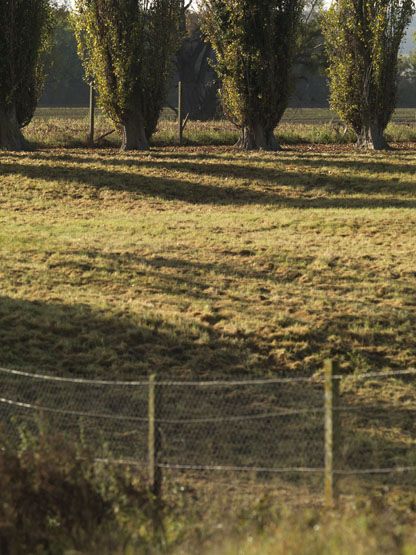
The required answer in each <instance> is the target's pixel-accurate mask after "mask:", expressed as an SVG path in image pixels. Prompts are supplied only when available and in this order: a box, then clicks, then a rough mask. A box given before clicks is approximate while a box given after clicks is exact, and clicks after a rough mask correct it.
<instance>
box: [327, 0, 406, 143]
mask: <svg viewBox="0 0 416 555" xmlns="http://www.w3.org/2000/svg"><path fill="white" fill-rule="evenodd" d="M414 7H415V4H414V1H413V0H335V1H334V2H333V4H332V5H331V7H330V8H329V10H328V11H327V13H326V14H325V16H324V20H323V33H324V37H325V41H326V50H327V55H328V60H329V70H328V71H329V81H330V94H331V97H330V103H331V107H332V109H333V110H335V111H336V112H337V113H338V115H339V116H340V118H341V119H342V120H344V121H345V122H346V123H347V124H348V125H349V126H350V127H352V129H353V130H354V131H355V133H356V135H357V145H358V146H360V147H364V148H371V149H376V150H379V149H384V148H387V146H388V145H387V141H386V139H385V136H384V132H385V129H386V127H387V124H388V123H389V121H390V119H391V116H392V114H393V111H394V109H395V106H396V94H397V83H398V54H399V48H400V43H401V41H402V39H403V36H404V33H405V30H406V27H407V25H408V24H409V23H410V20H411V17H412V13H413V11H414Z"/></svg>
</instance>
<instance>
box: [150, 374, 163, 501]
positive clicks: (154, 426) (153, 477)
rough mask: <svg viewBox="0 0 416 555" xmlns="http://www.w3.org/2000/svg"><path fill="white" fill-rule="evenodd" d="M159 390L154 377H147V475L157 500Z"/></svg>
mask: <svg viewBox="0 0 416 555" xmlns="http://www.w3.org/2000/svg"><path fill="white" fill-rule="evenodd" d="M159 418H160V390H159V388H158V387H157V383H156V375H155V374H152V375H151V376H149V396H148V421H149V428H148V473H149V485H150V489H151V491H152V493H153V495H155V497H157V498H159V497H160V494H161V489H162V472H161V468H160V466H159V451H160V433H159Z"/></svg>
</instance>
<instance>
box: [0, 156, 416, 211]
mask: <svg viewBox="0 0 416 555" xmlns="http://www.w3.org/2000/svg"><path fill="white" fill-rule="evenodd" d="M82 160H83V159H82V158H80V159H79V160H78V161H77V159H74V162H77V164H78V166H75V167H68V166H65V167H59V166H52V165H51V164H47V163H45V164H44V165H40V164H22V163H12V164H10V163H3V164H0V172H1V173H2V174H3V175H16V176H22V177H25V178H30V179H36V180H46V181H63V182H70V183H73V184H80V185H85V186H88V187H92V188H96V189H101V188H104V189H111V190H114V191H127V192H129V193H131V195H133V196H136V197H137V198H143V197H154V198H161V199H164V200H168V201H182V202H187V203H190V204H196V205H198V204H208V205H209V204H211V205H223V206H228V205H247V204H249V205H250V204H253V205H259V204H260V205H276V206H280V207H284V208H323V209H328V208H415V207H416V198H409V197H408V196H405V195H403V194H402V193H403V190H405V192H407V193H408V190H411V191H412V190H413V188H414V187H415V184H414V182H412V181H401V182H400V189H401V191H395V190H394V188H393V189H392V182H391V181H388V180H381V179H378V178H376V179H371V178H366V177H361V176H360V177H353V178H352V180H350V179H349V178H348V177H347V176H345V175H341V176H333V175H327V174H321V173H316V172H313V173H310V172H307V171H305V172H298V171H296V172H285V171H282V170H279V171H278V170H274V169H270V168H257V167H254V168H247V167H246V166H237V165H232V166H230V165H228V164H200V163H198V164H194V163H192V162H189V163H182V162H180V163H177V162H175V161H167V162H165V161H163V162H160V161H158V160H152V159H147V160H146V161H145V162H143V161H132V162H131V163H130V164H129V171H123V170H121V171H120V172H118V171H114V169H111V168H106V167H98V168H97V167H88V166H86V165H84V164H83V163H82ZM108 163H113V165H115V166H117V165H125V162H123V161H122V160H116V161H113V162H108ZM103 165H104V166H105V164H103ZM143 165H146V167H147V168H155V169H158V170H161V173H163V174H164V175H166V176H167V177H165V176H156V175H153V174H152V175H146V174H141V173H140V167H142V166H143ZM173 171H176V172H189V173H191V174H193V175H197V176H200V177H201V179H202V178H203V177H204V176H208V177H209V178H210V179H212V178H213V177H218V179H219V181H218V184H212V183H204V182H202V183H197V182H194V181H191V180H189V179H183V178H181V177H177V174H175V173H172V177H170V176H169V172H173ZM233 177H235V178H238V179H241V180H244V181H243V183H240V184H238V185H237V186H229V185H227V184H226V183H227V181H226V179H225V178H227V179H228V178H233ZM253 181H254V182H255V183H256V188H254V187H253V186H251V182H253ZM279 187H284V188H286V190H288V191H289V190H290V189H292V191H293V192H294V195H293V196H290V195H287V194H282V190H281V189H280V190H279V189H277V190H276V188H279ZM393 187H394V186H393ZM386 188H387V189H388V190H389V192H390V193H391V195H392V196H391V197H390V198H383V197H381V194H380V193H385V192H386ZM354 192H356V193H363V194H364V193H365V194H368V197H367V198H362V197H354V196H347V195H348V194H351V193H354ZM337 195H340V196H337ZM341 195H342V196H341Z"/></svg>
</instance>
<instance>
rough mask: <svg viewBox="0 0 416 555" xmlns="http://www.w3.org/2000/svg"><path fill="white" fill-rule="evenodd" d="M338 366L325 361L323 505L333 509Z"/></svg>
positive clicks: (335, 492) (334, 499)
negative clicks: (336, 376) (335, 376)
mask: <svg viewBox="0 0 416 555" xmlns="http://www.w3.org/2000/svg"><path fill="white" fill-rule="evenodd" d="M337 370H338V365H337V363H336V362H334V361H332V360H326V361H325V366H324V371H325V505H326V507H333V506H334V505H335V503H336V499H337V493H338V492H337V483H336V474H335V472H334V471H335V469H336V467H337V462H338V460H337V459H338V445H339V431H340V430H339V412H338V410H337V408H338V405H339V378H334V375H337V374H338V372H337Z"/></svg>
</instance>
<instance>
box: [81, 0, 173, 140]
mask: <svg viewBox="0 0 416 555" xmlns="http://www.w3.org/2000/svg"><path fill="white" fill-rule="evenodd" d="M181 6H182V2H181V0H76V13H75V18H74V21H75V30H76V36H77V41H78V50H79V53H80V55H81V58H82V60H83V64H84V68H85V70H86V74H87V77H88V79H90V80H92V81H93V82H94V85H95V87H96V89H97V91H98V95H99V98H98V101H99V104H100V105H101V107H102V109H103V110H104V112H105V113H106V114H107V115H108V116H109V117H110V118H111V119H112V121H113V122H114V123H115V125H117V126H120V127H121V130H122V147H121V148H122V150H145V149H147V148H149V140H150V138H151V136H152V135H153V133H154V132H155V130H156V125H157V122H158V119H159V115H160V112H161V110H162V107H163V103H164V101H165V97H166V86H167V81H168V78H169V76H170V70H171V64H172V60H173V55H174V52H175V50H176V47H177V46H178V43H179V36H180V31H179V23H180V12H181Z"/></svg>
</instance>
